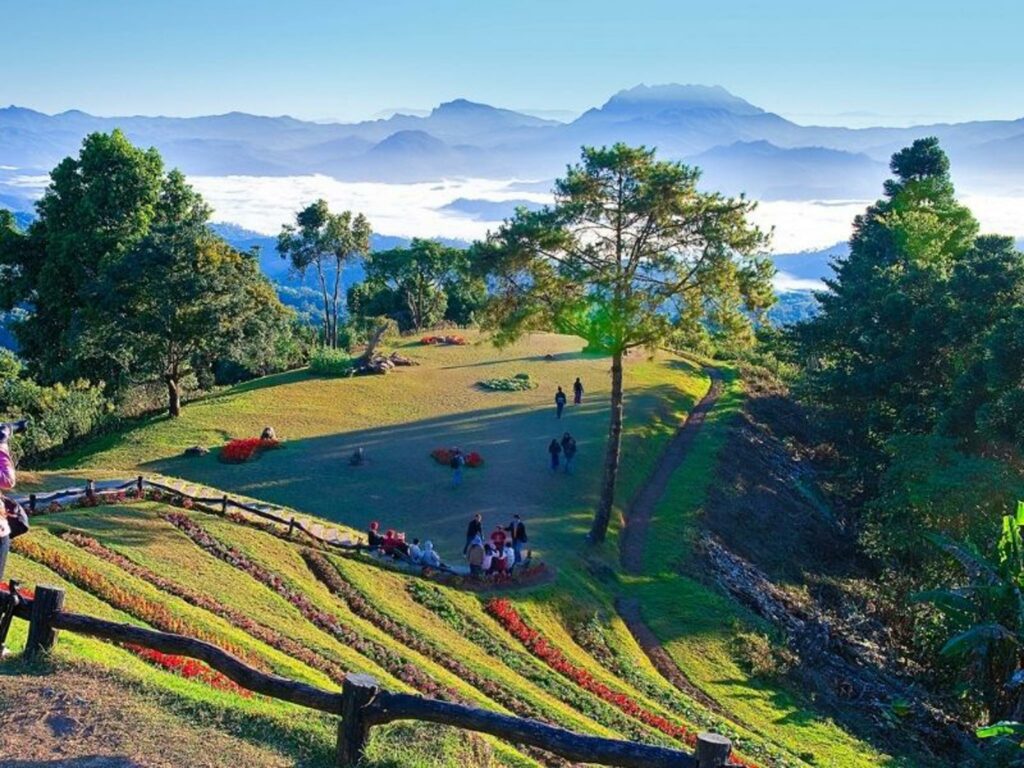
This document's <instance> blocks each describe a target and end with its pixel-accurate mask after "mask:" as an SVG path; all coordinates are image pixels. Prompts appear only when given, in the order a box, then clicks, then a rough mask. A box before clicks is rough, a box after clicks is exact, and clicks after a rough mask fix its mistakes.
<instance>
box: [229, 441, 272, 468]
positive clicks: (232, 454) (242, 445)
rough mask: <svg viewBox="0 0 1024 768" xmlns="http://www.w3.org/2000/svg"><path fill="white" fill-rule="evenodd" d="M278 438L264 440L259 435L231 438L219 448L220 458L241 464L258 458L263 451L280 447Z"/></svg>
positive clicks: (230, 462)
mask: <svg viewBox="0 0 1024 768" xmlns="http://www.w3.org/2000/svg"><path fill="white" fill-rule="evenodd" d="M280 447H281V441H280V440H264V439H262V438H259V437H243V438H240V439H238V440H232V441H231V442H229V443H228V444H227V445H225V446H224V447H223V448H221V449H220V460H221V461H223V462H226V463H228V464H242V463H243V462H246V461H251V460H252V459H255V458H258V457H259V455H260V454H261V453H263V452H264V451H270V450H273V449H274V448H280Z"/></svg>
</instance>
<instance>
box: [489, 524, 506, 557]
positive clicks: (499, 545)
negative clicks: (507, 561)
mask: <svg viewBox="0 0 1024 768" xmlns="http://www.w3.org/2000/svg"><path fill="white" fill-rule="evenodd" d="M506 538H508V537H507V536H506V534H505V529H504V528H502V527H501V526H500V525H499V526H498V527H497V528H495V529H494V530H493V531H492V532H491V546H492V547H494V551H495V552H501V550H503V549H504V548H505V539H506Z"/></svg>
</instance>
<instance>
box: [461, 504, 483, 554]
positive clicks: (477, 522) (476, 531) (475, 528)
mask: <svg viewBox="0 0 1024 768" xmlns="http://www.w3.org/2000/svg"><path fill="white" fill-rule="evenodd" d="M483 535H484V518H483V515H481V514H480V513H479V512H477V513H476V514H475V515H473V519H472V520H470V521H469V525H468V526H466V546H464V547H463V548H462V554H466V553H467V552H468V551H469V545H470V544H472V543H473V539H475V538H476V537H477V536H479V537H480V538H481V539H482V538H483Z"/></svg>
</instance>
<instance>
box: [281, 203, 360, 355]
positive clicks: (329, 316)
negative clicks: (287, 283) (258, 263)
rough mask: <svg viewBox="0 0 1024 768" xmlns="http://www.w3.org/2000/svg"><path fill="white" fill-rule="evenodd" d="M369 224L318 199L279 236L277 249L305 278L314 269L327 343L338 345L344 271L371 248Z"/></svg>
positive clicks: (331, 345)
mask: <svg viewBox="0 0 1024 768" xmlns="http://www.w3.org/2000/svg"><path fill="white" fill-rule="evenodd" d="M370 234H371V230H370V223H369V222H368V221H367V220H366V217H365V216H363V214H361V213H359V214H354V215H353V213H352V212H351V211H343V212H342V213H331V210H330V208H329V207H328V205H327V201H326V200H317V201H316V202H315V203H312V204H310V205H308V206H306V207H305V208H303V209H302V210H301V211H299V212H298V213H297V214H295V224H294V225H293V224H286V225H284V226H283V227H282V228H281V234H280V235H278V238H277V251H278V253H280V254H281V257H282V258H285V259H288V260H289V262H290V263H291V266H292V269H294V270H295V272H296V273H297V274H299V275H300V276H302V277H305V275H306V273H307V272H308V271H309V270H310V268H312V269H313V271H314V272H315V274H316V279H317V284H318V285H319V288H320V293H321V296H322V299H323V331H324V343H325V344H326V345H327V346H329V347H332V348H333V347H337V346H338V322H339V318H340V316H341V299H342V297H344V295H345V293H344V290H343V289H344V286H343V285H342V272H343V271H344V268H345V265H346V264H347V263H348V262H350V261H351V260H353V259H355V258H359V257H365V256H366V255H367V254H368V253H369V251H370Z"/></svg>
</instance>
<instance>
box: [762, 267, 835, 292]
mask: <svg viewBox="0 0 1024 768" xmlns="http://www.w3.org/2000/svg"><path fill="white" fill-rule="evenodd" d="M772 285H774V286H775V290H776V291H778V292H779V293H791V292H794V291H824V290H825V288H826V286H825V283H823V282H822V281H821V280H808V279H807V278H803V277H796V276H795V275H791V274H789V272H782V271H781V270H780V271H779V272H776V273H775V278H774V279H773V280H772Z"/></svg>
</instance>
